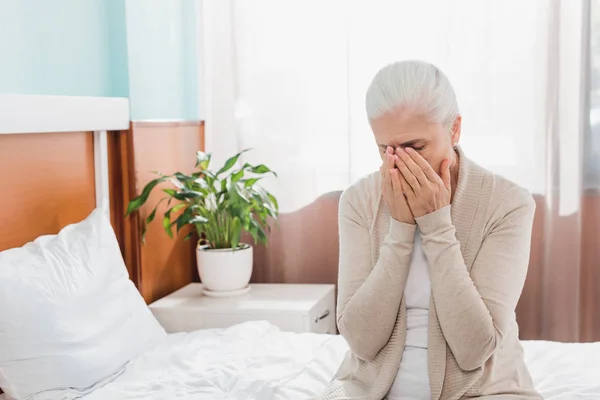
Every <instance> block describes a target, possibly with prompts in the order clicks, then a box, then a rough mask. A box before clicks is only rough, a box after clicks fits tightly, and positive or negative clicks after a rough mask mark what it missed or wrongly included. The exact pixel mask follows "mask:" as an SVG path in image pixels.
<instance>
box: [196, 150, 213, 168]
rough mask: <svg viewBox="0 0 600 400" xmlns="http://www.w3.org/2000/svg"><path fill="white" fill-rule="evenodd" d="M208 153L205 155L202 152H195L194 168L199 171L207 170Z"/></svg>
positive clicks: (209, 156)
mask: <svg viewBox="0 0 600 400" xmlns="http://www.w3.org/2000/svg"><path fill="white" fill-rule="evenodd" d="M210 158H211V154H210V153H205V152H203V151H198V152H196V168H199V169H201V170H205V169H207V168H208V164H210Z"/></svg>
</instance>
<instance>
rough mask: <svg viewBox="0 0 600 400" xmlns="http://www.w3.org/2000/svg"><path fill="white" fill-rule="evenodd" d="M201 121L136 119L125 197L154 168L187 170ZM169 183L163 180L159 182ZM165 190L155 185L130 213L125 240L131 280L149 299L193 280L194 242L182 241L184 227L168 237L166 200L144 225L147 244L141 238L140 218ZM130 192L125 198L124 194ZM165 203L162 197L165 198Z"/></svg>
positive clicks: (200, 143)
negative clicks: (136, 211) (134, 212)
mask: <svg viewBox="0 0 600 400" xmlns="http://www.w3.org/2000/svg"><path fill="white" fill-rule="evenodd" d="M203 128H204V125H203V124H202V123H201V122H175V123H173V122H134V123H132V125H131V130H130V132H129V134H128V135H129V136H128V137H127V138H126V139H123V140H125V141H126V142H127V143H126V145H127V149H128V150H127V151H128V152H129V154H127V156H126V158H125V159H126V160H128V162H129V166H128V168H129V170H130V172H131V171H133V173H132V175H131V176H134V177H135V178H131V177H130V178H129V179H130V182H129V183H128V185H126V186H128V187H129V193H126V196H125V198H124V200H126V201H129V199H130V198H133V197H134V196H136V195H138V194H140V193H141V191H142V189H143V187H144V185H145V184H146V183H148V182H149V181H150V180H152V179H154V178H155V177H156V175H155V174H153V173H152V171H161V172H163V173H167V174H170V173H174V172H177V171H181V172H184V173H186V172H191V171H192V170H193V169H194V165H195V161H196V151H198V150H201V149H203V147H204V129H203ZM166 186H168V184H167V183H165V184H163V186H162V187H166ZM163 194H164V193H162V192H160V191H157V190H155V192H154V193H153V194H152V195H151V196H150V198H149V200H148V203H147V205H146V206H144V207H143V208H142V209H141V210H140V212H139V214H137V215H134V216H132V217H131V218H128V220H129V221H128V223H129V224H130V226H129V230H130V231H129V239H127V240H129V244H130V245H129V246H126V248H128V251H127V252H128V254H127V255H126V259H127V260H128V262H129V263H131V265H132V266H131V270H132V271H133V274H134V278H135V279H134V281H137V284H138V289H139V290H140V292H141V293H142V296H143V297H144V299H145V300H146V301H147V302H148V303H150V302H152V301H154V300H157V299H159V298H161V297H163V296H165V295H167V294H169V293H171V292H173V291H175V290H177V289H179V288H181V287H182V286H184V285H186V284H187V283H189V282H191V281H194V280H197V279H198V278H197V270H196V261H195V255H194V252H195V243H194V241H193V240H189V241H187V242H184V241H183V238H184V236H185V233H183V234H181V235H179V237H177V236H176V237H175V239H170V238H169V237H168V236H167V235H166V233H165V232H164V230H163V228H162V215H163V213H164V210H165V208H164V206H163V207H162V208H159V211H158V212H157V216H156V219H155V221H153V223H152V224H150V226H149V227H148V231H147V234H146V244H145V245H144V244H141V229H142V221H144V220H145V218H146V217H147V216H148V215H149V213H150V212H151V211H152V209H153V207H154V204H156V202H157V201H158V200H160V198H161V197H163V196H162V195H163ZM127 197H128V198H127ZM163 205H164V203H163Z"/></svg>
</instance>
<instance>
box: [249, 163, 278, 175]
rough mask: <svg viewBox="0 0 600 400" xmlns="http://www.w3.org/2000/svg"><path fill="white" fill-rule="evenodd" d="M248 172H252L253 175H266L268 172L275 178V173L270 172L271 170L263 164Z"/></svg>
mask: <svg viewBox="0 0 600 400" xmlns="http://www.w3.org/2000/svg"><path fill="white" fill-rule="evenodd" d="M250 172H253V173H255V174H266V173H269V172H270V173H272V174H273V175H275V176H277V174H276V173H275V171H271V169H270V168H269V167H267V166H266V165H264V164H260V165H257V166H255V167H252V168H250Z"/></svg>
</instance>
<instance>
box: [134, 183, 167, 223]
mask: <svg viewBox="0 0 600 400" xmlns="http://www.w3.org/2000/svg"><path fill="white" fill-rule="evenodd" d="M167 178H168V177H166V176H161V177H160V178H156V179H153V180H151V181H150V182H148V184H146V186H144V189H143V190H142V193H141V194H140V195H139V196H138V197H136V198H134V199H133V200H131V201H130V202H129V204H128V205H127V212H126V213H125V216H128V215H129V214H131V213H132V212H134V211H136V210H137V209H139V208H140V207H141V206H143V205H144V204H145V203H146V201H147V200H148V196H150V192H152V189H154V188H155V187H156V185H158V184H159V183H161V182H164V181H165V180H166V179H167Z"/></svg>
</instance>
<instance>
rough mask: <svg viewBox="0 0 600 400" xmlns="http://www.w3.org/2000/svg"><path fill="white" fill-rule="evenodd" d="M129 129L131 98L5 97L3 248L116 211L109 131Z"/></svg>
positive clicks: (0, 128)
mask: <svg viewBox="0 0 600 400" xmlns="http://www.w3.org/2000/svg"><path fill="white" fill-rule="evenodd" d="M128 127H129V102H128V100H127V99H122V98H95V97H70V96H33V95H6V94H3V95H0V187H1V188H2V195H1V196H0V227H1V228H0V251H2V250H5V249H8V248H12V247H19V246H22V245H23V244H25V243H27V242H29V241H32V240H34V239H35V238H37V237H38V236H40V235H45V234H55V233H57V232H58V231H59V230H60V229H61V228H63V227H64V226H66V225H68V224H71V223H74V222H78V221H81V220H83V219H84V218H85V217H87V215H88V214H89V213H90V212H91V211H92V210H93V209H94V208H95V207H98V206H105V207H106V208H107V210H108V211H107V212H109V213H110V190H109V188H110V183H109V154H108V153H109V152H108V133H107V131H116V130H121V129H127V128H128Z"/></svg>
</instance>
